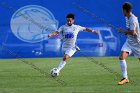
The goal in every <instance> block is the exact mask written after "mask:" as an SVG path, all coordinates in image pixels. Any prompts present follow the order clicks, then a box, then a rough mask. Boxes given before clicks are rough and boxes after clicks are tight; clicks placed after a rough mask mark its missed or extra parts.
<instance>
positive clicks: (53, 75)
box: [51, 68, 59, 77]
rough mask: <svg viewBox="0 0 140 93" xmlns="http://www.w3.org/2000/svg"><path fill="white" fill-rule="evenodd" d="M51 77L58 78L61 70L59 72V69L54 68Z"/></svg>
mask: <svg viewBox="0 0 140 93" xmlns="http://www.w3.org/2000/svg"><path fill="white" fill-rule="evenodd" d="M51 76H52V77H57V76H59V70H58V69H57V68H53V69H52V70H51Z"/></svg>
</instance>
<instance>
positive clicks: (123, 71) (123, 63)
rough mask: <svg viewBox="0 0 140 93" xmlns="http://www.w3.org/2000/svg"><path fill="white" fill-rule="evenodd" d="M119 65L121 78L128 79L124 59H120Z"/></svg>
mask: <svg viewBox="0 0 140 93" xmlns="http://www.w3.org/2000/svg"><path fill="white" fill-rule="evenodd" d="M120 67H121V70H122V76H123V78H126V79H128V76H127V64H126V61H125V60H120Z"/></svg>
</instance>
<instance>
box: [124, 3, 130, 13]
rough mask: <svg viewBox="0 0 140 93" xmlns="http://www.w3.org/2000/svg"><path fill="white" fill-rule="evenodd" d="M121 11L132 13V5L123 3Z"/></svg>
mask: <svg viewBox="0 0 140 93" xmlns="http://www.w3.org/2000/svg"><path fill="white" fill-rule="evenodd" d="M122 8H123V10H125V11H126V12H127V13H130V12H131V11H132V4H131V3H129V2H125V3H124V4H123V5H122Z"/></svg>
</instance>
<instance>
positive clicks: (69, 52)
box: [57, 49, 76, 71]
mask: <svg viewBox="0 0 140 93" xmlns="http://www.w3.org/2000/svg"><path fill="white" fill-rule="evenodd" d="M75 52H76V49H68V50H66V51H65V52H64V57H63V60H62V61H61V62H60V63H59V65H58V67H57V68H58V70H59V71H60V70H61V69H62V68H63V67H64V66H65V65H66V61H67V60H68V59H69V58H71V57H72V55H73V54H74V53H75Z"/></svg>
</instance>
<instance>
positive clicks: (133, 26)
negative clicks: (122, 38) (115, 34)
mask: <svg viewBox="0 0 140 93" xmlns="http://www.w3.org/2000/svg"><path fill="white" fill-rule="evenodd" d="M136 26H137V25H136V22H135V20H132V21H131V22H130V29H128V30H124V29H119V32H121V33H123V34H125V35H132V36H135V35H136Z"/></svg>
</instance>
